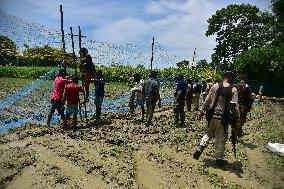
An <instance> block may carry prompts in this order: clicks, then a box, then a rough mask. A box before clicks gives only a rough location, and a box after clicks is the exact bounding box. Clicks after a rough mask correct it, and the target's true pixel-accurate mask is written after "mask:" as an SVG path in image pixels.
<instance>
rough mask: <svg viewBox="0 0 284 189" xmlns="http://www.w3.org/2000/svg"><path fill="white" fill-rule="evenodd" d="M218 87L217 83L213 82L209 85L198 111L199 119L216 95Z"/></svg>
mask: <svg viewBox="0 0 284 189" xmlns="http://www.w3.org/2000/svg"><path fill="white" fill-rule="evenodd" d="M218 87H219V85H218V84H215V85H213V86H212V87H211V89H210V91H209V93H208V95H207V96H206V98H205V101H204V103H203V104H202V106H201V108H200V113H199V116H198V118H199V119H201V118H202V117H203V115H204V114H205V111H206V109H207V108H208V107H209V106H210V105H211V104H212V101H213V99H214V97H215V96H216V95H217V94H216V92H217V90H218Z"/></svg>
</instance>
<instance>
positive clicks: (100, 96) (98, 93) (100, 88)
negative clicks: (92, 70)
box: [94, 70, 105, 121]
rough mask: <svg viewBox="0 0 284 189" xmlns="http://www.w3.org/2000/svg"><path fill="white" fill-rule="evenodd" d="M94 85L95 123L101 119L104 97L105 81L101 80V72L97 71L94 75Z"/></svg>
mask: <svg viewBox="0 0 284 189" xmlns="http://www.w3.org/2000/svg"><path fill="white" fill-rule="evenodd" d="M94 85H95V100H94V103H95V106H96V121H99V120H100V119H101V114H102V104H103V100H104V96H105V79H104V78H103V72H102V71H101V70H98V71H97V73H96V79H95V80H94Z"/></svg>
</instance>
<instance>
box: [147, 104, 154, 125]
mask: <svg viewBox="0 0 284 189" xmlns="http://www.w3.org/2000/svg"><path fill="white" fill-rule="evenodd" d="M154 109H155V103H151V104H149V114H148V119H147V123H146V125H147V126H149V125H150V124H151V123H152V118H153V114H154Z"/></svg>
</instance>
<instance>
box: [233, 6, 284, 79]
mask: <svg viewBox="0 0 284 189" xmlns="http://www.w3.org/2000/svg"><path fill="white" fill-rule="evenodd" d="M272 10H273V13H274V16H275V19H274V20H273V24H268V26H267V27H270V28H271V29H270V30H273V31H274V33H275V35H274V36H273V38H272V40H271V43H268V44H265V45H263V46H262V47H258V48H251V49H249V50H247V51H244V52H242V53H241V54H240V55H239V56H238V57H237V58H236V59H235V64H236V68H237V71H238V72H239V73H248V74H249V75H250V77H251V79H254V80H258V81H264V80H266V81H270V82H273V83H275V82H278V83H279V82H284V78H283V75H284V38H283V36H284V35H283V33H284V31H283V29H284V1H283V0H272Z"/></svg>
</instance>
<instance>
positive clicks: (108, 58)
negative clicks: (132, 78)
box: [0, 11, 182, 132]
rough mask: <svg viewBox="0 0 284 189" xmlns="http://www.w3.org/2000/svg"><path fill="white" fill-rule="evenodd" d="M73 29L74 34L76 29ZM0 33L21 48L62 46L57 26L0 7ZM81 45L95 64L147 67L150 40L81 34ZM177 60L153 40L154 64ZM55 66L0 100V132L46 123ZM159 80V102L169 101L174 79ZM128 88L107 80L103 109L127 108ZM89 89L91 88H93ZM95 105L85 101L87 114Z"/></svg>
mask: <svg viewBox="0 0 284 189" xmlns="http://www.w3.org/2000/svg"><path fill="white" fill-rule="evenodd" d="M73 32H74V34H75V31H73ZM66 33H69V31H67V30H66V31H65V34H66ZM0 35H2V36H7V37H9V38H10V39H12V40H13V41H14V42H15V43H16V45H17V46H18V48H19V51H20V52H22V51H23V50H24V49H25V48H26V47H27V46H29V47H34V46H44V45H49V46H51V47H55V48H58V49H60V48H61V46H62V44H61V32H59V31H58V30H54V29H51V28H48V27H46V26H42V25H40V24H36V23H32V22H30V21H28V20H25V19H23V18H19V17H16V16H12V15H9V14H7V13H5V12H2V11H0ZM74 40H75V52H76V54H77V55H78V51H79V49H78V45H77V44H78V39H77V38H76V37H75V38H74ZM65 41H66V50H67V52H72V49H71V40H70V36H69V35H67V34H66V35H65ZM82 46H83V47H86V48H87V49H89V53H90V54H91V55H92V57H93V60H94V62H95V64H96V65H103V66H110V65H112V64H117V65H131V66H132V67H136V66H137V65H139V64H141V65H144V66H145V67H150V59H151V40H149V42H147V43H145V44H126V45H120V44H111V43H107V42H102V41H96V40H90V39H86V38H84V39H83V40H82ZM78 56H79V55H78ZM180 60H182V59H181V58H180V57H178V56H174V55H171V54H170V53H168V52H167V50H166V48H164V47H162V46H161V45H160V44H159V43H158V42H156V43H155V44H154V61H153V68H163V67H169V66H174V65H175V64H176V62H179V61H180ZM58 69H59V68H58V67H55V68H54V69H53V70H51V71H50V72H48V73H46V74H45V75H43V76H42V77H40V78H38V79H37V80H35V81H33V82H31V83H29V84H27V85H25V86H24V87H22V88H20V89H17V90H16V91H14V93H12V94H9V95H8V96H6V97H5V98H4V99H1V100H0V132H5V131H7V130H8V129H9V128H13V127H17V126H20V125H22V124H25V123H26V122H37V123H38V124H45V121H46V117H47V113H48V111H49V109H50V94H51V90H52V88H53V81H52V80H49V79H50V78H51V76H52V75H55V74H56V73H57V72H58ZM160 82H161V94H162V97H163V100H162V102H163V103H168V102H170V101H171V98H170V96H171V95H172V94H173V89H174V82H173V80H171V79H167V78H161V80H160ZM8 87H9V86H8ZM129 89H130V88H124V89H121V88H114V87H113V86H112V85H111V84H110V85H108V84H107V86H106V98H105V100H104V103H103V111H104V112H119V111H125V110H127V109H128V106H127V104H128V99H129ZM3 90H5V89H3ZM91 90H92V92H93V89H91ZM94 107H95V106H94V104H93V100H90V101H89V102H88V104H87V113H88V114H89V115H92V114H94V109H95V108H94ZM82 110H83V108H82ZM82 114H83V111H82ZM58 120H59V116H58V115H55V116H53V120H52V123H56V122H57V121H58Z"/></svg>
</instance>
